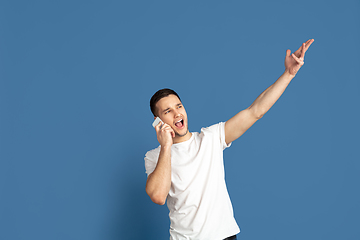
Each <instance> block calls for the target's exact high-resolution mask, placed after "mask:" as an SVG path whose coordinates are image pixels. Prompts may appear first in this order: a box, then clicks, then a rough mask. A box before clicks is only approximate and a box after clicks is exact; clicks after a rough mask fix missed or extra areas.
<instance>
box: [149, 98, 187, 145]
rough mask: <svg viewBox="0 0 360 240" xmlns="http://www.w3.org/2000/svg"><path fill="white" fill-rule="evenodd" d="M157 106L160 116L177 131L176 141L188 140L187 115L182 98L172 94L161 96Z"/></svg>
mask: <svg viewBox="0 0 360 240" xmlns="http://www.w3.org/2000/svg"><path fill="white" fill-rule="evenodd" d="M156 108H157V113H158V117H159V118H160V119H161V120H162V121H163V122H164V123H166V124H168V125H170V127H171V128H172V129H173V130H174V131H175V138H174V143H175V142H181V141H183V140H184V141H185V140H187V139H188V136H189V131H188V121H187V115H186V111H185V108H184V106H183V105H182V103H181V102H180V99H179V98H178V97H177V96H175V95H173V94H170V95H169V96H167V97H164V98H161V99H160V100H159V101H158V102H157V103H156ZM185 138H186V139H185Z"/></svg>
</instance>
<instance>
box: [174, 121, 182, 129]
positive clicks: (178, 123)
mask: <svg viewBox="0 0 360 240" xmlns="http://www.w3.org/2000/svg"><path fill="white" fill-rule="evenodd" d="M183 126H184V120H183V119H179V120H178V121H177V122H175V127H177V128H182V127H183Z"/></svg>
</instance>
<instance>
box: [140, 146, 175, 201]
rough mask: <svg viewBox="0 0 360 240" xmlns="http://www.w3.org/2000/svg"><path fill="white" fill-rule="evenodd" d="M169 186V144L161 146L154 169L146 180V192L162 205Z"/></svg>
mask: <svg viewBox="0 0 360 240" xmlns="http://www.w3.org/2000/svg"><path fill="white" fill-rule="evenodd" d="M170 186H171V146H170V147H162V148H161V150H160V154H159V159H158V163H157V165H156V168H155V170H154V171H153V172H152V173H151V174H150V175H149V177H148V179H147V182H146V193H147V194H148V195H149V196H150V198H151V200H152V201H153V202H154V203H156V204H160V205H163V204H165V201H166V197H167V195H168V193H169V191H170Z"/></svg>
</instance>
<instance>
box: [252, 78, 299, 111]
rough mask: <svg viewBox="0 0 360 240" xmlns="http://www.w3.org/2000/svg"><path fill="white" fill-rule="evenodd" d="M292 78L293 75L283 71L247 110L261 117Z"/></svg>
mask: <svg viewBox="0 0 360 240" xmlns="http://www.w3.org/2000/svg"><path fill="white" fill-rule="evenodd" d="M293 78H294V76H293V75H291V74H289V73H288V72H287V71H285V72H284V73H283V74H282V75H281V76H280V77H279V78H278V80H276V82H275V83H273V84H272V85H271V86H270V87H268V88H267V89H266V90H265V91H264V92H262V93H261V94H260V95H259V96H258V97H257V98H256V99H255V101H254V102H253V103H252V104H251V106H250V107H249V110H250V111H252V113H253V114H254V115H255V116H257V118H261V117H262V116H263V115H264V114H265V113H266V112H267V111H269V109H270V108H271V107H272V106H273V105H274V104H275V102H276V101H277V100H278V99H279V98H280V96H281V95H282V94H283V92H284V91H285V89H286V88H287V86H288V85H289V83H290V82H291V80H292V79H293Z"/></svg>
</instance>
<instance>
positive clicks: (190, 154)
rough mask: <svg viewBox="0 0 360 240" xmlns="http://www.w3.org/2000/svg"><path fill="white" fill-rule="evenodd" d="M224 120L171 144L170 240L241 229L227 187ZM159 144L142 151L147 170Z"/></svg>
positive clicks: (211, 238) (206, 238) (214, 238)
mask: <svg viewBox="0 0 360 240" xmlns="http://www.w3.org/2000/svg"><path fill="white" fill-rule="evenodd" d="M224 127H225V123H223V122H221V123H219V124H215V125H212V126H210V127H208V128H202V129H201V133H197V132H195V133H192V136H191V138H190V139H189V140H187V141H185V142H181V143H176V144H173V145H172V147H171V187H170V191H169V194H168V196H167V206H168V208H169V211H170V213H169V217H170V222H171V224H170V240H183V239H191V240H222V239H224V238H227V237H230V236H232V235H235V234H237V233H239V232H240V229H239V227H238V225H237V223H236V221H235V218H234V214H233V208H232V205H231V201H230V197H229V194H228V191H227V188H226V183H225V173H224V162H223V150H224V149H225V148H227V147H229V146H230V145H231V144H229V145H226V143H225V129H224ZM160 148H161V146H159V147H157V148H155V149H153V150H151V151H148V152H147V153H146V155H145V168H146V173H147V174H148V175H149V174H150V173H152V172H153V171H154V169H155V167H156V164H157V161H158V157H159V153H160Z"/></svg>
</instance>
